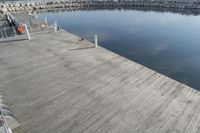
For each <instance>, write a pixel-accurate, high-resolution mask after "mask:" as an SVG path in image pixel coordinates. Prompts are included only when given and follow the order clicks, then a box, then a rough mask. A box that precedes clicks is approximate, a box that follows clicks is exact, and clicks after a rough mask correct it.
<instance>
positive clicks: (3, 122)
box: [0, 108, 12, 133]
mask: <svg viewBox="0 0 200 133" xmlns="http://www.w3.org/2000/svg"><path fill="white" fill-rule="evenodd" d="M0 124H1V125H0V128H1V131H2V132H3V133H12V131H11V129H10V128H9V127H8V124H7V122H6V119H5V117H4V115H3V111H2V109H1V108H0Z"/></svg>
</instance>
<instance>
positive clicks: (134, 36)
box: [39, 9, 200, 90]
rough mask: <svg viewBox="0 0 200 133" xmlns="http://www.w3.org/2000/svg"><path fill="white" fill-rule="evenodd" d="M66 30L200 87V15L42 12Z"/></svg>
mask: <svg viewBox="0 0 200 133" xmlns="http://www.w3.org/2000/svg"><path fill="white" fill-rule="evenodd" d="M39 17H40V18H44V17H47V18H48V20H49V22H51V23H53V22H54V20H55V19H56V20H57V21H58V24H59V25H60V26H61V27H62V28H64V29H65V30H67V31H69V32H72V33H74V34H77V35H79V36H82V37H84V38H87V39H89V40H92V36H93V35H94V34H95V33H96V34H98V36H99V39H100V45H101V46H103V47H105V48H107V49H110V50H111V51H113V52H116V53H118V54H120V55H122V56H125V57H127V58H129V59H131V60H134V61H136V62H139V63H141V64H143V65H145V66H147V67H149V68H151V69H154V70H156V71H158V72H161V73H163V74H165V75H167V76H170V77H172V78H174V79H176V80H178V81H181V82H183V83H185V84H188V85H189V86H192V87H194V88H196V89H199V90H200V82H199V79H200V38H199V35H200V16H195V15H183V14H174V13H169V12H153V11H148V12H147V11H137V10H123V9H122V10H81V11H70V12H68V11H65V12H50V13H42V14H40V15H39Z"/></svg>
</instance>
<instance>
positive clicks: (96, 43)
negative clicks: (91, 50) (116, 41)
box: [94, 35, 98, 48]
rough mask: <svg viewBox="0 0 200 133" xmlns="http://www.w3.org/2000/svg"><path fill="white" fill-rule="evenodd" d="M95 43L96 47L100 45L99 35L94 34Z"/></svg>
mask: <svg viewBox="0 0 200 133" xmlns="http://www.w3.org/2000/svg"><path fill="white" fill-rule="evenodd" d="M94 44H95V47H96V48H97V47H98V38H97V35H94Z"/></svg>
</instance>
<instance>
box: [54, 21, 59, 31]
mask: <svg viewBox="0 0 200 133" xmlns="http://www.w3.org/2000/svg"><path fill="white" fill-rule="evenodd" d="M57 27H58V26H57V21H55V22H54V30H55V32H57Z"/></svg>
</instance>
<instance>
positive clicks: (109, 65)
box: [0, 31, 200, 133]
mask: <svg viewBox="0 0 200 133" xmlns="http://www.w3.org/2000/svg"><path fill="white" fill-rule="evenodd" d="M0 73H1V74H0V90H1V93H2V95H3V96H4V97H5V99H6V101H7V102H8V105H9V106H10V107H11V108H12V110H13V111H14V113H15V115H16V117H17V121H18V122H19V123H20V127H19V128H17V129H15V130H13V133H172V132H175V133H178V132H179V133H196V132H200V124H199V123H200V93H199V92H198V91H196V90H194V89H192V88H190V87H188V86H186V85H184V84H181V83H179V82H177V81H175V80H173V79H170V78H168V77H166V76H163V75H161V74H159V73H157V72H155V71H152V70H150V69H148V68H146V67H144V66H142V65H140V64H137V63H135V62H133V61H130V60H128V59H126V58H124V57H122V56H119V55H117V54H115V53H112V52H110V51H108V50H106V49H104V48H101V47H97V48H94V47H93V44H91V43H89V42H88V41H86V40H82V41H80V38H79V37H77V36H75V35H72V34H70V33H66V32H64V31H59V32H57V33H48V34H34V35H32V39H31V40H25V41H17V42H6V43H1V44H0Z"/></svg>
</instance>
